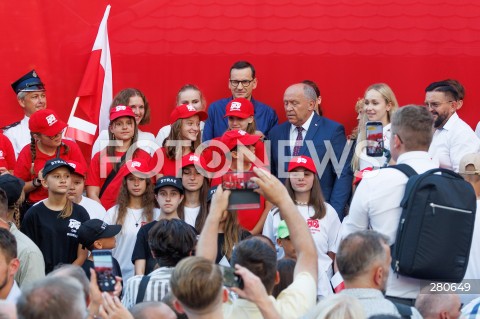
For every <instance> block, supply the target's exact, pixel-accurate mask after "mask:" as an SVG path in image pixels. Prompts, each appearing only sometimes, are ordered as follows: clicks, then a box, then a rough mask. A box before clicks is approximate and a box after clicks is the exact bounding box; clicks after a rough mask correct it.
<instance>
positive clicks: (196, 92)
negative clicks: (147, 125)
mask: <svg viewBox="0 0 480 319" xmlns="http://www.w3.org/2000/svg"><path fill="white" fill-rule="evenodd" d="M175 102H176V104H175V105H176V106H180V105H184V104H185V105H191V106H193V107H194V108H195V109H196V110H197V111H205V108H206V107H207V101H206V100H205V96H204V95H203V93H202V91H200V89H199V88H198V87H197V86H196V85H194V84H185V85H184V86H182V87H181V88H180V90H179V91H178V93H177V98H176V101H175ZM204 126H205V122H204V121H200V140H201V139H202V132H203V127H204ZM171 130H172V126H171V125H170V124H168V125H165V126H164V127H162V128H161V129H160V130H159V131H158V134H157V137H156V138H155V141H156V142H157V144H158V146H159V147H162V146H163V142H164V141H165V139H166V138H167V137H168V135H170V131H171Z"/></svg>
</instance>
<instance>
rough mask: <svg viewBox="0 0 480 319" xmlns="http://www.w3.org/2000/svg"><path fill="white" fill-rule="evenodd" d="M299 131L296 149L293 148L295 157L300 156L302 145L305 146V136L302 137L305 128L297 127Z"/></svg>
mask: <svg viewBox="0 0 480 319" xmlns="http://www.w3.org/2000/svg"><path fill="white" fill-rule="evenodd" d="M297 131H298V135H297V139H296V140H295V147H294V148H293V156H298V155H300V149H301V148H302V144H303V136H302V131H303V127H301V126H297Z"/></svg>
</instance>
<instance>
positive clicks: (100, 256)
mask: <svg viewBox="0 0 480 319" xmlns="http://www.w3.org/2000/svg"><path fill="white" fill-rule="evenodd" d="M92 255H93V264H94V269H95V272H96V274H97V282H98V287H99V288H100V290H101V291H114V290H115V283H116V281H115V276H114V274H113V259H112V252H111V251H109V250H93V251H92Z"/></svg>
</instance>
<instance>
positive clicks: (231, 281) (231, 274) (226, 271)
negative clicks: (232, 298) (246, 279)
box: [218, 265, 243, 289]
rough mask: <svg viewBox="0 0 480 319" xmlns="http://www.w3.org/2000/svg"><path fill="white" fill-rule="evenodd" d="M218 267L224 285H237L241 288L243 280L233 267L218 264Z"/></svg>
mask: <svg viewBox="0 0 480 319" xmlns="http://www.w3.org/2000/svg"><path fill="white" fill-rule="evenodd" d="M218 267H220V271H221V272H222V276H223V285H224V286H225V287H229V288H231V287H237V288H240V289H242V288H243V281H242V277H240V276H239V275H237V274H235V269H234V268H232V267H228V266H223V265H218Z"/></svg>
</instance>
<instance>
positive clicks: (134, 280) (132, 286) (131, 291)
mask: <svg viewBox="0 0 480 319" xmlns="http://www.w3.org/2000/svg"><path fill="white" fill-rule="evenodd" d="M173 269H174V268H171V267H160V268H157V269H155V270H154V271H152V272H151V273H150V275H149V276H150V280H149V281H148V284H147V289H146V291H145V297H144V298H143V301H161V300H162V299H163V297H165V296H166V295H167V294H168V292H169V291H170V276H171V275H172V272H173ZM142 277H143V276H142V275H138V276H134V277H131V278H130V279H128V281H127V285H126V287H125V289H124V291H125V295H124V296H123V299H122V304H123V305H124V306H125V307H126V308H127V309H130V308H132V307H133V306H134V305H135V303H136V301H137V294H138V288H139V287H140V281H142Z"/></svg>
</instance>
